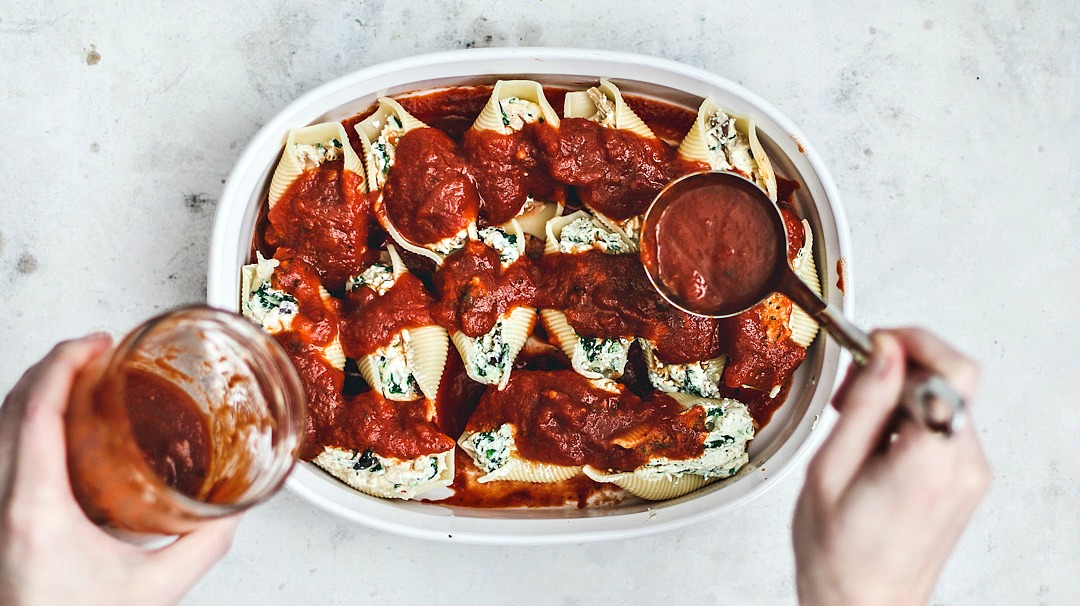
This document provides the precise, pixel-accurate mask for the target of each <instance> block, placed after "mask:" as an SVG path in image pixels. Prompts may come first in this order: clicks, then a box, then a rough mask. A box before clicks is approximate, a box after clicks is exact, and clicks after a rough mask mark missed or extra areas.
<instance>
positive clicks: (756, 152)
mask: <svg viewBox="0 0 1080 606" xmlns="http://www.w3.org/2000/svg"><path fill="white" fill-rule="evenodd" d="M718 113H722V114H724V115H726V116H728V117H730V118H731V119H732V120H733V122H734V127H735V131H736V132H737V133H738V134H739V135H741V136H742V137H743V138H745V140H746V146H747V148H748V151H749V153H748V154H740V155H741V156H746V157H745V158H744V160H745V164H747V165H748V166H744V167H743V168H739V167H737V166H732V165H729V163H728V161H727V159H726V158H725V159H723V160H718V159H717V158H716V155H715V152H712V151H710V150H709V140H708V135H707V133H708V131H709V121H710V119H711V118H712V117H713V116H715V115H716V114H718ZM726 149H729V150H730V149H731V148H726ZM678 154H679V156H681V157H682V158H683V159H685V160H689V161H691V162H701V163H703V164H706V165H708V166H709V167H710V168H712V169H714V170H716V169H726V170H733V171H734V172H739V173H745V172H748V173H749V174H745V175H744V176H746V177H747V178H749V179H752V180H753V181H754V182H755V183H757V184H758V186H759V187H761V189H762V190H764V191H765V193H766V194H768V196H769V199H770V200H772V201H773V202H775V201H776V174H775V172H774V171H773V167H772V161H770V160H769V156H768V155H767V154H766V153H765V148H764V147H762V146H761V141H760V140H759V139H758V135H757V127H756V126H754V121H753V120H752V119H750V118H747V117H745V116H740V115H738V114H735V113H732V112H729V111H727V110H725V109H724V108H722V107H720V106H719V105H718V104H717V103H716V101H715V100H714V99H713V98H712V97H706V98H705V100H704V101H702V102H701V106H700V107H699V108H698V114H697V118H695V119H694V124H693V126H691V127H690V132H688V133H687V134H686V136H685V137H684V138H683V140H682V142H681V143H680V144H679V149H678ZM747 168H748V169H749V170H747Z"/></svg>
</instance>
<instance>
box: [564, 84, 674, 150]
mask: <svg viewBox="0 0 1080 606" xmlns="http://www.w3.org/2000/svg"><path fill="white" fill-rule="evenodd" d="M565 103H566V104H565V107H564V108H563V115H564V116H566V117H567V118H585V119H587V120H591V121H593V122H596V123H598V124H600V125H601V126H604V127H606V128H613V129H616V130H625V131H629V132H632V133H634V134H635V135H638V136H640V137H645V138H648V139H655V138H656V135H655V134H653V131H652V129H651V128H649V125H647V124H645V122H644V121H643V120H642V119H641V118H639V117H638V115H637V114H636V113H634V110H632V109H630V106H629V105H627V104H626V101H624V100H623V96H622V91H620V90H619V89H618V87H616V86H615V85H614V84H612V83H611V81H610V80H600V84H599V85H598V86H594V87H591V88H589V89H587V90H583V91H575V92H572V93H567V94H566V102H565Z"/></svg>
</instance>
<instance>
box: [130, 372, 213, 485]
mask: <svg viewBox="0 0 1080 606" xmlns="http://www.w3.org/2000/svg"><path fill="white" fill-rule="evenodd" d="M123 380H124V401H125V402H127V410H128V419H129V420H130V422H131V432H132V436H133V437H134V438H135V443H136V444H138V445H139V449H140V450H141V451H142V454H143V457H144V459H145V460H146V463H147V464H148V465H149V466H150V468H151V469H152V470H153V471H154V474H155V475H157V476H158V477H159V478H160V479H161V480H163V481H164V482H165V484H166V485H167V486H169V487H171V488H174V489H176V490H177V491H179V492H181V493H183V494H185V495H187V496H189V497H191V498H198V497H199V495H200V493H201V492H202V489H203V485H204V484H205V483H206V478H207V474H208V472H209V469H210V459H211V452H212V448H211V445H210V430H209V428H208V427H207V422H208V419H207V417H206V415H204V414H203V412H202V411H201V410H200V409H199V405H198V404H196V403H195V401H194V400H192V399H191V396H189V395H188V394H187V392H185V391H184V390H183V389H182V388H181V387H179V386H178V385H176V384H174V383H172V382H170V381H167V380H165V379H162V378H161V377H159V376H157V375H154V374H152V373H149V372H145V371H141V370H137V369H134V368H129V369H127V370H126V371H124V379H123Z"/></svg>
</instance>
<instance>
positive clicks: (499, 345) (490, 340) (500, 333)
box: [464, 317, 510, 385]
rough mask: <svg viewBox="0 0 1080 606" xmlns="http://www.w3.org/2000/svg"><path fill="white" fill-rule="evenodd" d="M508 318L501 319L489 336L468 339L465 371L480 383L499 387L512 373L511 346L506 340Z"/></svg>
mask: <svg viewBox="0 0 1080 606" xmlns="http://www.w3.org/2000/svg"><path fill="white" fill-rule="evenodd" d="M505 329H506V318H505V317H503V318H499V319H498V320H496V321H495V325H494V326H492V327H491V330H489V331H488V332H487V334H484V335H481V336H479V337H476V338H472V337H468V339H467V345H466V351H465V352H464V354H465V355H464V358H465V371H466V372H467V373H468V374H469V377H470V378H472V379H473V380H474V381H477V382H478V383H487V384H491V385H498V384H499V383H500V382H501V381H502V378H503V375H504V374H505V373H507V372H509V371H510V344H509V343H507V342H506V340H505V339H504V332H505Z"/></svg>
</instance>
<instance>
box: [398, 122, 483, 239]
mask: <svg viewBox="0 0 1080 606" xmlns="http://www.w3.org/2000/svg"><path fill="white" fill-rule="evenodd" d="M396 154H397V155H396V157H395V160H394V165H393V166H392V167H391V168H390V172H389V174H388V175H387V178H386V184H385V185H383V202H382V210H383V211H384V212H385V213H386V216H387V218H388V219H389V220H390V222H391V223H392V224H393V225H394V227H396V228H397V230H398V231H399V232H400V233H401V235H402V236H403V237H404V238H405V239H406V240H408V241H410V242H412V243H413V244H434V243H436V242H439V241H441V240H444V239H446V238H449V237H451V236H455V235H457V234H458V233H460V232H461V231H462V230H463V229H465V228H466V226H468V225H469V224H470V223H473V222H474V221H476V217H477V215H478V213H479V209H480V196H479V194H478V193H477V192H476V186H475V185H473V181H472V178H471V177H470V175H469V172H468V169H467V168H466V165H465V159H464V158H463V157H462V156H461V152H460V151H459V150H458V148H457V145H456V144H455V143H454V141H453V140H452V139H450V137H448V136H446V134H445V133H443V132H442V131H440V130H437V129H434V128H418V129H416V130H413V131H409V132H407V133H405V135H403V136H402V137H401V140H400V141H399V142H398V146H397V151H396Z"/></svg>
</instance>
